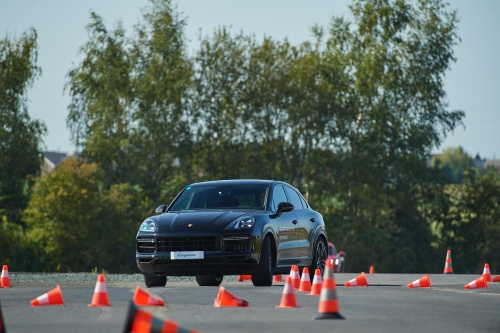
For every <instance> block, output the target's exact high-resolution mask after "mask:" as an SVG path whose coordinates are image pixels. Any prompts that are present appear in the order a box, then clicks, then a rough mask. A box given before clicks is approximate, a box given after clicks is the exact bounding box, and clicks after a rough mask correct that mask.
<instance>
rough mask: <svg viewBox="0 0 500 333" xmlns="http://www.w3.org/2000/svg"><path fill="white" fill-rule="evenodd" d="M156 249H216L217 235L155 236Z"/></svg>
mask: <svg viewBox="0 0 500 333" xmlns="http://www.w3.org/2000/svg"><path fill="white" fill-rule="evenodd" d="M157 240H158V251H159V252H169V251H216V250H219V249H220V238H219V237H182V238H181V237H179V238H175V237H172V238H170V237H169V238H157Z"/></svg>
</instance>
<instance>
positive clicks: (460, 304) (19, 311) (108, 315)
mask: <svg viewBox="0 0 500 333" xmlns="http://www.w3.org/2000/svg"><path fill="white" fill-rule="evenodd" d="M12 275H13V274H11V276H12ZM21 275H22V276H21ZM356 275H357V274H350V273H346V274H336V275H335V280H336V283H337V294H338V298H339V304H340V313H341V314H342V315H343V316H344V317H345V320H313V317H314V316H315V315H316V313H317V309H318V301H319V297H317V296H316V297H315V296H306V295H305V294H304V293H298V292H296V298H297V303H298V305H299V306H300V308H293V309H276V308H274V306H275V305H278V304H279V303H280V300H281V295H282V292H283V283H278V284H276V285H274V286H272V287H259V288H256V287H254V286H253V285H252V284H251V282H249V281H246V282H242V283H238V282H235V279H236V277H234V276H233V277H226V278H225V280H224V282H223V283H222V285H223V286H225V287H226V290H227V291H229V292H231V293H233V294H235V295H237V296H239V297H241V298H243V299H244V300H246V301H248V302H249V303H250V305H249V307H246V308H244V307H240V308H215V307H214V299H215V297H216V296H217V292H218V288H217V287H198V285H197V284H196V282H191V279H190V281H188V282H172V281H169V282H168V283H167V287H165V288H150V289H146V288H145V285H144V283H143V282H142V281H141V280H142V279H140V276H130V277H127V278H124V279H123V278H117V277H116V276H114V275H107V281H108V282H107V290H108V296H109V301H110V303H111V305H112V306H111V307H88V306H87V305H88V304H89V303H90V302H91V300H92V296H93V292H94V287H95V280H96V276H95V275H90V274H87V275H85V276H90V277H87V278H85V279H68V277H67V276H66V277H65V276H62V275H57V274H52V275H50V276H48V275H41V276H42V278H40V276H37V277H36V278H35V277H34V275H29V274H28V275H23V274H20V275H19V274H18V275H16V274H14V277H12V278H11V282H12V285H13V288H10V289H5V288H4V289H0V302H1V309H2V313H3V319H4V326H5V328H6V332H8V333H16V332H23V333H29V332H56V333H59V332H61V333H62V332H72V333H79V332H85V333H87V332H123V329H124V325H125V320H126V317H127V307H128V303H129V301H130V300H131V299H132V295H133V293H134V291H135V288H136V287H137V285H139V286H141V288H144V289H145V290H148V291H149V292H151V293H153V294H154V295H155V296H158V297H160V298H161V299H163V300H164V301H165V302H166V303H167V306H165V307H143V309H145V310H146V311H149V312H152V313H154V314H155V315H156V316H157V317H159V318H161V319H162V320H165V319H167V318H168V319H171V320H174V321H175V322H177V323H179V324H180V325H181V326H183V327H188V328H192V329H197V330H199V331H201V332H252V333H255V332H287V333H291V332H306V333H313V332H331V331H335V332H453V333H456V332H488V333H491V332H500V283H493V282H492V283H489V285H488V286H489V288H488V289H474V290H465V289H464V284H466V283H469V282H471V281H473V280H474V279H476V278H477V277H478V276H477V275H441V274H435V275H434V274H431V275H429V277H430V280H431V284H432V288H431V289H409V288H408V287H407V285H408V283H411V282H413V281H414V280H417V279H418V278H420V277H422V276H423V274H371V275H367V280H368V283H369V286H368V287H351V288H346V287H344V286H343V284H344V282H347V281H349V280H350V279H352V278H354V277H355V276H356ZM58 276H59V277H60V279H59V280H58V278H57V277H58ZM495 276H496V275H495ZM30 277H31V279H30ZM283 277H285V276H283ZM92 279H93V280H94V281H89V280H92ZM42 280H43V282H42ZM82 280H83V281H82ZM180 280H181V279H176V281H180ZM57 283H59V284H60V285H61V289H62V293H63V297H64V301H65V305H64V306H45V307H31V305H30V301H31V300H32V299H34V298H36V297H38V296H40V295H42V294H44V293H46V292H47V291H49V290H51V289H53V288H54V287H55V286H56V284H57Z"/></svg>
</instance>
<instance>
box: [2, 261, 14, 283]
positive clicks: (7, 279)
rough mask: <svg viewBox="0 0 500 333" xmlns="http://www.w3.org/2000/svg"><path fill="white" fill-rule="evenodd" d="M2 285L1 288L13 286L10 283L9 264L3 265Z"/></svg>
mask: <svg viewBox="0 0 500 333" xmlns="http://www.w3.org/2000/svg"><path fill="white" fill-rule="evenodd" d="M0 287H1V288H12V286H11V285H10V277H9V268H8V267H7V265H3V267H2V275H1V276H0Z"/></svg>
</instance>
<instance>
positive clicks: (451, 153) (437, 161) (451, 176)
mask: <svg viewBox="0 0 500 333" xmlns="http://www.w3.org/2000/svg"><path fill="white" fill-rule="evenodd" d="M431 165H432V166H433V167H435V168H438V169H441V170H442V171H443V172H444V174H445V176H446V178H447V179H448V180H449V181H451V182H452V183H456V184H460V183H461V182H462V178H463V174H464V172H465V170H467V169H469V168H471V167H473V166H474V160H473V159H472V157H471V156H469V155H468V154H467V153H466V152H465V151H464V149H463V148H462V147H456V148H453V147H450V148H446V149H443V153H442V154H441V155H438V156H435V157H434V158H433V159H432V161H431Z"/></svg>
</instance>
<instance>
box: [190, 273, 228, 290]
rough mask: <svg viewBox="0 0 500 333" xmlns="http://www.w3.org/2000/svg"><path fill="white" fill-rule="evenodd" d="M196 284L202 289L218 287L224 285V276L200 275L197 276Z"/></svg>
mask: <svg viewBox="0 0 500 333" xmlns="http://www.w3.org/2000/svg"><path fill="white" fill-rule="evenodd" d="M195 278H196V282H198V285H199V286H200V287H217V286H220V284H221V283H222V279H223V278H224V277H223V276H222V275H218V276H216V275H199V276H196V277H195Z"/></svg>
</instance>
